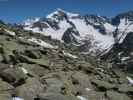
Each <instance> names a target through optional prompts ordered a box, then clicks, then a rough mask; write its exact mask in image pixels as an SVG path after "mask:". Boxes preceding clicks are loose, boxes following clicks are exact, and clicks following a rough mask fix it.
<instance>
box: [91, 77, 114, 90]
mask: <svg viewBox="0 0 133 100" xmlns="http://www.w3.org/2000/svg"><path fill="white" fill-rule="evenodd" d="M91 82H92V84H94V85H95V86H96V87H97V88H98V89H99V90H101V91H106V90H108V89H113V88H115V87H116V85H114V84H111V83H109V82H106V81H102V80H97V79H93V80H91Z"/></svg>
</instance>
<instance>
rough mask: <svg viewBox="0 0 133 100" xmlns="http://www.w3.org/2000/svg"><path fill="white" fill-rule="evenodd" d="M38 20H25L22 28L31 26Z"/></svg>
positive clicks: (36, 18) (37, 18)
mask: <svg viewBox="0 0 133 100" xmlns="http://www.w3.org/2000/svg"><path fill="white" fill-rule="evenodd" d="M39 20H40V18H39V17H35V18H30V19H27V20H25V21H24V22H22V25H24V26H29V25H32V24H33V23H35V22H37V21H39Z"/></svg>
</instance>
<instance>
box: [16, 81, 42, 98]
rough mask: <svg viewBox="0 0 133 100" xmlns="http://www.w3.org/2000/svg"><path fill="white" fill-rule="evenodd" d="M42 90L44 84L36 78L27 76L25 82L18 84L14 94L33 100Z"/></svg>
mask: <svg viewBox="0 0 133 100" xmlns="http://www.w3.org/2000/svg"><path fill="white" fill-rule="evenodd" d="M43 92H44V86H43V85H42V84H41V83H40V81H39V80H38V79H36V78H28V79H27V80H26V83H25V84H23V85H21V86H18V87H17V88H16V90H15V93H16V96H18V97H21V98H24V100H34V99H35V98H37V95H39V94H40V93H43Z"/></svg>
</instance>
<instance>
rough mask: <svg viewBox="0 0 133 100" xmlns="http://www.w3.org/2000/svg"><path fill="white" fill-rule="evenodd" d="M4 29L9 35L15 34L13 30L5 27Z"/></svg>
mask: <svg viewBox="0 0 133 100" xmlns="http://www.w3.org/2000/svg"><path fill="white" fill-rule="evenodd" d="M4 31H5V32H6V33H7V34H9V35H11V36H15V35H16V34H15V32H13V31H10V30H7V29H4Z"/></svg>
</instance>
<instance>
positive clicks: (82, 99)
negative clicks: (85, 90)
mask: <svg viewBox="0 0 133 100" xmlns="http://www.w3.org/2000/svg"><path fill="white" fill-rule="evenodd" d="M77 98H78V99H79V100H87V99H86V98H85V97H83V96H77Z"/></svg>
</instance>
